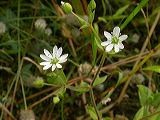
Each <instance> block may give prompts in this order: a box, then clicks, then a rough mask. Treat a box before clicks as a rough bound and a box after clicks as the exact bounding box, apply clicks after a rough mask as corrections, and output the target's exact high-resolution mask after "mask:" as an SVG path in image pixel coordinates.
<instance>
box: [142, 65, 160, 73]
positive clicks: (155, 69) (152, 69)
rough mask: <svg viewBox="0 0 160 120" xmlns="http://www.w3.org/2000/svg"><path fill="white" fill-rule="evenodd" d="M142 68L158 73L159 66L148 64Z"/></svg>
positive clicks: (159, 71)
mask: <svg viewBox="0 0 160 120" xmlns="http://www.w3.org/2000/svg"><path fill="white" fill-rule="evenodd" d="M143 70H149V71H153V72H157V73H160V66H158V65H155V66H149V67H146V68H143Z"/></svg>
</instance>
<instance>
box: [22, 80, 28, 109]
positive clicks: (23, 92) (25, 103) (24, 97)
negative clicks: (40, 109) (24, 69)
mask: <svg viewBox="0 0 160 120" xmlns="http://www.w3.org/2000/svg"><path fill="white" fill-rule="evenodd" d="M20 81H21V86H22V94H23V99H24V106H25V110H27V102H26V96H25V91H24V85H23V81H22V77H20Z"/></svg>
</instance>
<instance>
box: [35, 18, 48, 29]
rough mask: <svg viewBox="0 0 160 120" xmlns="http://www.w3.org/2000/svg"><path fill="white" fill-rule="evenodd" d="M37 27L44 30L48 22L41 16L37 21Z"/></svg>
mask: <svg viewBox="0 0 160 120" xmlns="http://www.w3.org/2000/svg"><path fill="white" fill-rule="evenodd" d="M34 25H35V28H36V29H38V30H44V29H45V28H46V26H47V23H46V21H45V20H44V19H42V18H40V19H37V20H36V21H35V24H34Z"/></svg>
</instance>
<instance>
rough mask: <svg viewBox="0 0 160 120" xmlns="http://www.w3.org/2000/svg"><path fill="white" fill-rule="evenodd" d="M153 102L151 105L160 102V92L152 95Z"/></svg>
mask: <svg viewBox="0 0 160 120" xmlns="http://www.w3.org/2000/svg"><path fill="white" fill-rule="evenodd" d="M152 96H153V97H152V102H151V105H153V106H155V107H156V106H158V105H159V104H160V93H155V94H153V95H152Z"/></svg>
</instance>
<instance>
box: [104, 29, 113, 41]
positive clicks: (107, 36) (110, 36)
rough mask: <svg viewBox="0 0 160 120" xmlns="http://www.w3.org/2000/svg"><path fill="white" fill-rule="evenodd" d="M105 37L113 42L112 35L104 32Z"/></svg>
mask: <svg viewBox="0 0 160 120" xmlns="http://www.w3.org/2000/svg"><path fill="white" fill-rule="evenodd" d="M104 36H105V37H106V38H107V40H111V39H112V35H111V34H110V33H109V32H107V31H104Z"/></svg>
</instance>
